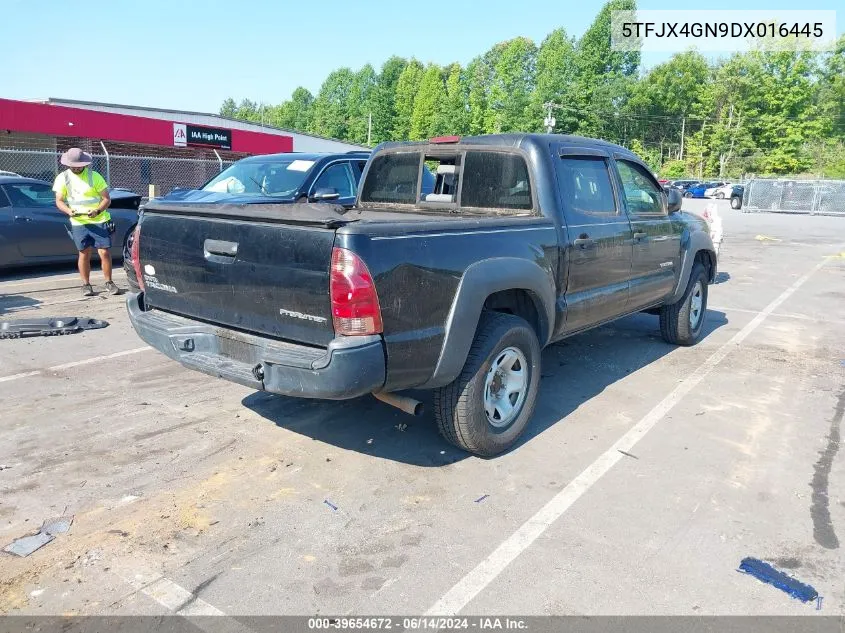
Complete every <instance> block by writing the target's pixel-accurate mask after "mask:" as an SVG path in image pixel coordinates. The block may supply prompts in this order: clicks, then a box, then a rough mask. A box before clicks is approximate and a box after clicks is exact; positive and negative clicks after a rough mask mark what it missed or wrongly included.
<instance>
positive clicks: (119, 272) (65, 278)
mask: <svg viewBox="0 0 845 633" xmlns="http://www.w3.org/2000/svg"><path fill="white" fill-rule="evenodd" d="M112 278H113V279H117V280H118V281H120V280H122V279H125V278H126V272H125V271H124V270H123V268H121V267H120V266H115V268H114V271H113V272H112ZM71 281H74V282H78V283H75V284H74V285H72V286H67V287H61V288H56V290H69V289H72V288H78V287H79V285H80V284H81V283H82V282H81V281H79V274H78V273H66V274H62V275H55V276H47V277H42V278H40V279H32V280H30V281H9V282H5V281H2V280H0V290H6V289H8V288H24V287H30V286H43V285H44V284H48V285H49V284H54V283H57V282H61V283H66V282H67V283H69V282H71ZM12 294H15V293H12Z"/></svg>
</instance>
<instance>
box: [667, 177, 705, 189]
mask: <svg viewBox="0 0 845 633" xmlns="http://www.w3.org/2000/svg"><path fill="white" fill-rule="evenodd" d="M700 182H701V181H700V180H690V179H686V180H673V181H672V183H671V185H672V186H673V187H677V188H678V189H682V190H683V191H686V190H687V189H689V188H690V187H693V186H695V185H697V184H699V183H700Z"/></svg>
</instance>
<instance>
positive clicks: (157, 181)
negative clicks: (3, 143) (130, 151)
mask: <svg viewBox="0 0 845 633" xmlns="http://www.w3.org/2000/svg"><path fill="white" fill-rule="evenodd" d="M61 155H62V153H61V152H56V151H51V150H36V149H13V148H2V147H0V175H3V173H2V172H4V171H6V172H11V173H15V174H18V175H19V176H25V177H27V178H37V179H38V180H46V181H48V182H52V181H53V179H54V178H55V177H56V174H57V173H58V172H59V171H61V170H63V169H64V167H63V166H62V165H61V163H60V162H59V158H60V157H61ZM92 156H93V157H94V163H93V165H92V166H93V167H94V169H95V170H96V171H98V172H100V173H101V174H102V175H103V176H104V177H105V179H106V182H108V183H109V186H110V187H112V188H113V189H128V190H130V191H132V192H134V193H136V194H138V195H140V196H143V197H145V198H146V196H147V195H148V192H149V186H150V185H157V186H158V188H159V194H160V195H164V194H166V193H169V192H170V191H171V190H172V189H174V188H176V187H184V188H188V189H196V188H199V187H201V186H202V185H203V184H205V183H206V182H207V181H208V180H210V179H211V178H213V177H214V176H216V175H217V174H218V173H220V172H221V171H222V170H223V169H225V168H226V167H228V166H229V165H231V164H232V163H233V161H229V160H223V159H219V160H205V159H197V158H168V157H161V156H123V155H114V154H92Z"/></svg>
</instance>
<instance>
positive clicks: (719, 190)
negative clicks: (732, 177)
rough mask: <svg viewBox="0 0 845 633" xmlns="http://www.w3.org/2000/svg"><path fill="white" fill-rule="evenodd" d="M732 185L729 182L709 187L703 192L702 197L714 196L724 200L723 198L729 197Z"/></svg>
mask: <svg viewBox="0 0 845 633" xmlns="http://www.w3.org/2000/svg"><path fill="white" fill-rule="evenodd" d="M733 187H734V186H733V185H732V184H731V183H729V182H726V183H724V184H721V185H719V186H717V187H711V188H710V189H708V190H707V191H705V192H704V197H705V198H716V200H724V199H725V198H730V197H731V191H732V190H733Z"/></svg>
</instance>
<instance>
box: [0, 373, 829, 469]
mask: <svg viewBox="0 0 845 633" xmlns="http://www.w3.org/2000/svg"><path fill="white" fill-rule="evenodd" d="M843 364H845V361H843ZM10 468H11V466H9V465H8V464H0V470H9V469H10Z"/></svg>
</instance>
